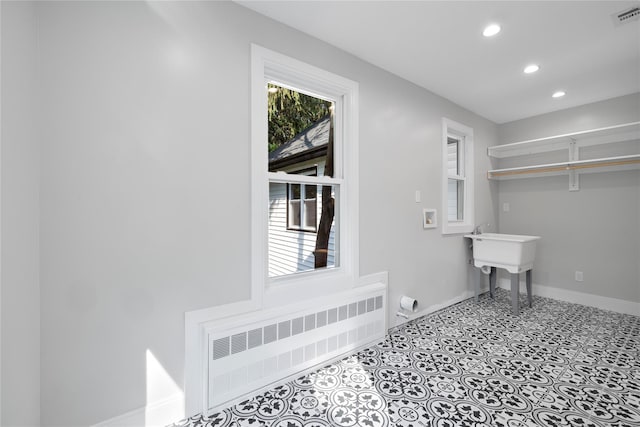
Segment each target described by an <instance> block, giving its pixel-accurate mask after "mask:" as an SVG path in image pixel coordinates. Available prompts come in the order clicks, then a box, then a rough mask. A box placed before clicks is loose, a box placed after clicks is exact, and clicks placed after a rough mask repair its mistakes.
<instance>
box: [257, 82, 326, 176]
mask: <svg viewBox="0 0 640 427" xmlns="http://www.w3.org/2000/svg"><path fill="white" fill-rule="evenodd" d="M267 93H268V106H269V110H268V141H267V144H268V153H269V171H270V172H279V171H282V172H287V173H296V172H295V170H299V169H300V168H301V166H304V165H310V164H319V167H321V168H322V171H318V173H319V174H320V175H328V176H333V173H328V174H327V173H325V172H324V169H325V165H326V164H327V163H329V164H332V162H333V153H332V152H329V151H328V150H329V146H330V144H329V139H330V138H329V135H330V133H331V119H330V112H331V108H332V105H333V103H332V102H330V101H326V100H324V99H320V98H315V97H313V96H309V95H305V94H303V93H301V92H297V91H295V90H292V89H287V88H283V87H280V86H276V85H273V84H269V85H268V91H267ZM330 172H332V171H330Z"/></svg>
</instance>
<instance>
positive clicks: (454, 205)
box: [447, 178, 464, 221]
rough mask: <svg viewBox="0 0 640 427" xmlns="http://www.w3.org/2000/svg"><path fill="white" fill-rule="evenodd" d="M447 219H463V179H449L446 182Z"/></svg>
mask: <svg viewBox="0 0 640 427" xmlns="http://www.w3.org/2000/svg"><path fill="white" fill-rule="evenodd" d="M447 196H448V197H447V200H448V203H447V219H448V220H449V221H463V220H464V181H462V180H459V179H451V178H450V179H449V180H448V184H447Z"/></svg>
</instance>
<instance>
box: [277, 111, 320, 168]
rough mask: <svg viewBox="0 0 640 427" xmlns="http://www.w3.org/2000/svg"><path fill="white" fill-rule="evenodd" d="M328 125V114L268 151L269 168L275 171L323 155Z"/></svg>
mask: <svg viewBox="0 0 640 427" xmlns="http://www.w3.org/2000/svg"><path fill="white" fill-rule="evenodd" d="M330 125H331V123H330V116H325V117H323V118H322V119H320V120H318V121H317V122H315V123H314V124H312V125H311V126H309V127H308V128H306V129H305V130H303V131H302V132H300V133H299V134H298V135H296V136H294V137H293V138H292V139H290V140H289V141H287V142H286V143H284V144H282V145H281V146H280V147H278V148H276V149H275V150H273V151H272V152H271V153H269V170H270V171H275V170H279V169H281V168H284V167H286V166H290V165H293V164H296V163H300V162H302V161H306V160H311V159H315V158H317V157H323V156H325V155H326V154H327V146H328V144H329V129H330Z"/></svg>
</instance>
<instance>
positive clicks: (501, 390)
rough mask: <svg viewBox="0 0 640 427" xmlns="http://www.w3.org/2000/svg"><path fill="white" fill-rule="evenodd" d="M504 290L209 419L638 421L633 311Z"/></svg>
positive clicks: (195, 426) (511, 424) (408, 425)
mask: <svg viewBox="0 0 640 427" xmlns="http://www.w3.org/2000/svg"><path fill="white" fill-rule="evenodd" d="M508 299H509V296H508V293H507V292H506V291H503V290H498V291H497V295H496V299H495V300H492V299H490V298H488V296H487V295H486V294H485V295H484V296H483V298H481V300H480V302H478V303H476V302H475V301H474V300H473V299H470V300H467V301H463V302H461V303H459V304H456V305H453V306H451V307H448V308H446V309H443V310H441V311H438V312H436V313H433V314H431V315H428V316H424V317H421V318H419V319H417V320H415V321H412V322H410V323H407V324H405V325H402V326H400V327H398V328H396V329H394V330H391V331H390V333H389V335H387V337H386V339H385V341H383V342H381V343H379V344H378V345H375V346H372V347H370V348H367V349H366V350H363V351H361V352H359V353H357V354H355V355H352V356H349V357H346V358H345V359H343V360H341V361H339V362H337V363H334V364H332V365H329V366H326V367H324V368H322V369H320V370H318V371H316V372H313V373H311V374H309V375H306V376H304V377H301V378H298V379H296V380H295V381H292V382H290V383H288V384H286V385H283V386H280V387H277V388H275V389H273V390H271V391H269V392H267V393H264V394H262V395H260V396H258V397H255V398H253V399H250V400H247V401H245V402H242V403H240V404H238V405H235V406H233V407H231V408H228V409H225V410H224V411H222V412H220V413H218V414H215V415H213V416H210V417H203V416H195V417H192V418H190V419H187V420H184V421H182V422H180V423H177V424H174V427H213V426H220V427H223V426H230V427H243V426H272V427H322V426H343V427H350V426H366V427H383V426H403V427H457V426H474V427H480V426H500V427H528V426H549V427H551V426H581V427H587V426H616V427H623V426H640V317H637V316H631V315H624V314H619V313H615V312H610V311H604V310H598V309H595V308H590V307H585V306H581V305H577V304H570V303H566V302H560V301H555V300H552V299H548V298H541V297H534V305H533V308H528V307H527V306H526V305H525V304H524V299H523V301H522V305H523V306H524V307H525V308H523V309H522V310H521V313H520V316H518V317H515V316H513V315H512V314H511V312H510V311H511V305H510V303H509V301H508Z"/></svg>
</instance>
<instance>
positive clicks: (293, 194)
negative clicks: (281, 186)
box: [289, 184, 300, 200]
mask: <svg viewBox="0 0 640 427" xmlns="http://www.w3.org/2000/svg"><path fill="white" fill-rule="evenodd" d="M289 185H290V186H291V187H290V188H291V190H290V192H289V198H290V199H292V200H298V199H300V184H289Z"/></svg>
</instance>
